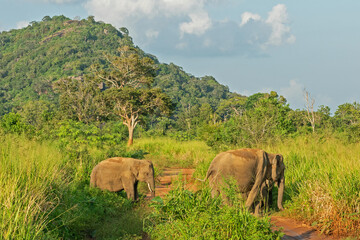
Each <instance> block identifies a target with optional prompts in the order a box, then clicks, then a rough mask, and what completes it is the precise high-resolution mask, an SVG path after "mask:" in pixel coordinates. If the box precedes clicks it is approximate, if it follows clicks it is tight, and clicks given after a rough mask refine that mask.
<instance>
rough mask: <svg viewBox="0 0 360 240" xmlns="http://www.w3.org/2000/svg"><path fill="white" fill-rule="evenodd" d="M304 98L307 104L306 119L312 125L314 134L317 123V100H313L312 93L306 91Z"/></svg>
mask: <svg viewBox="0 0 360 240" xmlns="http://www.w3.org/2000/svg"><path fill="white" fill-rule="evenodd" d="M304 98H305V102H306V115H305V117H306V119H307V120H308V121H309V123H310V124H311V128H312V132H313V133H314V132H315V121H316V116H315V111H314V104H315V99H314V98H312V97H311V96H310V93H309V92H308V91H306V90H305V89H304Z"/></svg>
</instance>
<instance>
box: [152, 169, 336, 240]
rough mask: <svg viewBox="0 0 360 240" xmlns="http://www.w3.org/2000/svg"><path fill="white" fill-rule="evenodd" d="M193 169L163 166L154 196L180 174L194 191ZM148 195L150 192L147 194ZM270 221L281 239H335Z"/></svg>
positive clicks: (280, 219) (285, 222) (289, 223)
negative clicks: (279, 233)
mask: <svg viewBox="0 0 360 240" xmlns="http://www.w3.org/2000/svg"><path fill="white" fill-rule="evenodd" d="M194 172H195V170H194V169H189V168H165V169H163V172H162V173H161V174H160V176H158V177H157V183H156V187H155V193H156V196H160V197H163V196H165V195H166V194H167V193H168V192H169V191H170V190H171V188H172V183H173V182H174V181H177V180H178V179H179V175H180V174H181V175H182V180H183V181H184V182H185V188H186V189H188V190H191V191H196V188H197V187H196V186H197V185H196V183H195V179H194V178H193V177H192V175H193V173H194ZM148 197H150V193H149V196H148ZM271 223H272V224H273V225H274V226H275V227H274V229H282V231H283V232H284V233H285V235H284V237H283V238H282V239H283V240H294V239H295V240H325V239H329V240H336V238H332V237H329V236H326V235H321V234H319V233H318V232H317V231H316V230H315V229H314V228H311V227H310V226H308V225H305V224H303V223H300V222H297V221H296V220H294V219H290V218H285V217H280V216H272V217H271Z"/></svg>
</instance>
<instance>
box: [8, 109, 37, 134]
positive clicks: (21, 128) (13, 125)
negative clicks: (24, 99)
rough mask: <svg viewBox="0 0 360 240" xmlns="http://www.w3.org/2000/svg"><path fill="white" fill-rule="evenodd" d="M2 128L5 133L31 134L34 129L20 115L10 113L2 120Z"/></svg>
mask: <svg viewBox="0 0 360 240" xmlns="http://www.w3.org/2000/svg"><path fill="white" fill-rule="evenodd" d="M1 127H2V129H3V130H4V131H5V133H17V134H21V133H30V132H31V131H32V130H33V129H32V127H31V126H30V125H28V124H26V123H25V121H24V119H23V118H22V117H21V115H20V114H17V113H13V112H11V113H8V114H5V115H4V116H3V117H2V118H1Z"/></svg>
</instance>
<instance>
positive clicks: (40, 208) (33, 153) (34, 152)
mask: <svg viewBox="0 0 360 240" xmlns="http://www.w3.org/2000/svg"><path fill="white" fill-rule="evenodd" d="M1 137H2V138H1V140H0V189H1V194H0V205H1V207H0V239H47V238H50V237H51V232H46V227H47V225H48V223H49V222H50V221H51V219H50V218H49V214H50V213H51V212H52V211H53V209H54V208H55V207H56V206H57V205H58V204H59V199H58V198H57V196H56V195H55V194H53V193H52V186H53V185H54V184H56V183H57V182H59V181H62V182H63V183H65V182H66V179H64V175H63V172H62V171H61V170H60V164H61V161H60V160H61V159H62V156H61V153H60V152H59V150H58V149H56V148H53V147H49V146H47V145H44V144H42V143H38V142H35V141H29V140H26V139H25V138H24V137H14V136H12V135H6V136H1ZM53 159H58V160H59V161H53Z"/></svg>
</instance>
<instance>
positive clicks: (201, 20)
mask: <svg viewBox="0 0 360 240" xmlns="http://www.w3.org/2000/svg"><path fill="white" fill-rule="evenodd" d="M189 17H190V18H191V21H190V22H184V23H181V24H180V31H181V33H180V34H181V37H183V36H184V34H185V33H187V34H195V35H197V36H200V35H203V34H204V33H205V32H206V31H207V30H208V29H209V28H210V27H211V19H210V18H209V15H208V14H207V12H204V11H201V12H199V13H191V14H189Z"/></svg>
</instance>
